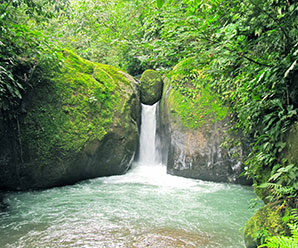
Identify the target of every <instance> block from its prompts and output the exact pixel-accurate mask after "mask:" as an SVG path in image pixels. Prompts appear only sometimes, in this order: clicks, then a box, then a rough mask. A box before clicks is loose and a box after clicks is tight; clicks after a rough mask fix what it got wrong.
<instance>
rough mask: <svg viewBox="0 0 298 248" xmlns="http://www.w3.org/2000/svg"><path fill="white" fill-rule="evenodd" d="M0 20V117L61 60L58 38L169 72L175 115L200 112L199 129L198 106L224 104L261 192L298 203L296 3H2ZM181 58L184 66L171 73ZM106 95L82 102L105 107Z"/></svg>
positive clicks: (86, 52)
mask: <svg viewBox="0 0 298 248" xmlns="http://www.w3.org/2000/svg"><path fill="white" fill-rule="evenodd" d="M0 26H1V32H0V110H1V112H2V113H3V116H5V117H6V118H11V117H14V116H16V113H17V112H18V111H20V103H21V99H22V96H23V95H24V94H25V93H26V92H27V91H28V89H30V88H31V87H36V86H37V85H38V84H39V83H40V78H39V75H43V77H44V76H45V75H46V72H47V71H48V69H49V68H51V67H53V66H55V63H56V62H57V60H58V61H59V59H61V58H62V57H61V55H59V54H60V53H59V52H58V51H59V47H60V44H61V45H62V47H63V48H70V49H71V50H75V51H76V52H77V53H78V54H80V55H81V56H83V57H84V58H86V59H89V60H92V61H96V62H101V63H108V64H112V65H116V66H119V67H121V68H123V69H124V70H127V71H128V72H129V73H131V74H133V75H137V74H140V73H142V72H143V71H144V70H145V69H156V70H160V71H162V72H168V71H172V72H171V73H170V74H169V77H170V78H171V79H173V80H172V81H173V82H172V84H173V85H172V86H173V87H174V88H175V89H176V90H177V92H179V97H180V98H181V99H180V98H179V99H178V100H179V101H180V100H181V101H182V103H181V115H182V116H183V113H185V112H187V111H188V112H190V111H191V112H192V111H194V112H196V113H200V114H198V115H193V116H192V118H191V122H190V123H191V125H192V124H194V125H197V124H198V122H199V121H198V119H199V118H200V115H201V112H200V109H199V106H200V105H201V104H204V103H206V104H207V103H208V104H209V105H212V106H214V108H216V105H213V103H215V101H218V102H223V103H225V104H227V106H229V108H230V111H231V113H232V117H233V120H234V123H235V125H234V129H235V130H238V131H241V132H243V133H244V134H245V135H246V137H247V138H248V139H249V140H250V141H251V148H252V149H251V153H250V156H249V158H248V159H247V161H246V174H247V175H248V176H250V177H251V178H253V179H254V182H255V186H256V190H257V192H259V193H260V194H259V195H260V196H261V197H263V198H265V196H266V197H267V199H265V200H266V201H271V202H275V203H277V204H280V205H281V206H285V207H289V208H297V207H298V206H297V205H298V201H297V198H298V193H297V192H298V186H297V181H298V169H297V167H298V165H297V163H296V162H295V161H288V160H287V159H286V157H285V156H284V153H285V152H286V151H287V149H288V147H287V142H286V141H287V134H288V130H289V128H290V127H291V126H292V125H293V123H295V122H297V121H298V117H297V108H298V100H297V99H298V86H297V81H298V71H297V70H298V65H297V60H298V3H297V2H296V1H293V0H233V1H226V0H180V1H178V0H167V1H166V0H149V1H147V0H146V1H145V0H126V1H121V0H111V1H107V0H80V1H69V2H68V1H66V0H55V1H45V0H9V1H0ZM53 62H54V63H53ZM178 63H180V65H182V66H180V68H181V69H179V70H176V71H175V69H174V70H172V69H173V67H174V66H175V65H176V64H178ZM213 92H216V93H217V95H218V96H219V97H218V99H216V100H214V98H213V97H212V94H213ZM200 96H201V97H200ZM106 97H108V94H101V93H100V94H98V95H97V96H94V98H92V97H91V98H90V99H89V100H90V101H91V102H92V101H94V102H95V101H99V102H101V103H102V104H104V102H106V100H109V99H106ZM176 100H177V99H176ZM211 109H212V108H211ZM210 113H211V112H210ZM210 113H203V114H206V115H208V114H210ZM187 116H189V115H185V118H186V119H187V118H188V117H187ZM223 116H224V113H220V114H219V116H218V118H223Z"/></svg>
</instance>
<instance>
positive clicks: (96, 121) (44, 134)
mask: <svg viewBox="0 0 298 248" xmlns="http://www.w3.org/2000/svg"><path fill="white" fill-rule="evenodd" d="M137 92H138V91H137V82H136V81H135V80H134V79H133V78H132V77H131V76H129V75H128V74H126V73H125V72H123V71H121V70H119V69H117V68H115V67H112V66H108V65H102V64H98V63H92V62H89V61H86V60H83V59H81V58H80V57H78V56H76V55H75V54H73V53H72V52H70V51H65V52H64V65H63V66H62V68H61V69H60V71H59V72H55V73H53V76H52V77H51V78H50V79H48V80H44V81H43V82H41V83H39V84H38V86H37V87H35V88H33V89H32V91H31V92H30V93H29V94H28V95H27V96H25V98H24V100H23V107H22V108H23V109H24V110H23V114H22V116H20V117H19V130H18V134H19V136H18V137H17V139H14V138H13V137H11V135H9V132H8V131H6V133H7V135H2V136H1V139H2V140H4V142H3V143H4V144H6V145H7V146H6V149H2V147H1V154H0V157H2V158H3V157H5V158H6V159H2V160H0V163H1V164H0V189H1V188H3V189H29V188H48V187H53V186H59V185H65V184H71V183H75V182H77V181H79V180H83V179H89V178H94V177H99V176H109V175H116V174H123V173H125V172H126V171H127V170H128V168H129V166H130V164H131V161H132V159H133V157H134V153H135V151H136V148H137V143H138V124H137V123H138V120H139V112H140V110H139V105H140V103H139V100H138V99H139V96H138V95H137V94H138V93H137ZM0 126H1V125H0ZM14 144H17V146H15V145H14ZM16 147H17V149H16ZM13 153H15V154H13ZM16 157H18V159H16Z"/></svg>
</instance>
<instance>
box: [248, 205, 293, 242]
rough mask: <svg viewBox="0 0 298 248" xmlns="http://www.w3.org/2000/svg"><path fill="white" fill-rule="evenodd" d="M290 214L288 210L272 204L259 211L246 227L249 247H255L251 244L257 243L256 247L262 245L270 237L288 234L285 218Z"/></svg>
mask: <svg viewBox="0 0 298 248" xmlns="http://www.w3.org/2000/svg"><path fill="white" fill-rule="evenodd" d="M288 214H289V211H288V210H284V209H283V208H282V207H280V206H276V205H274V204H272V203H270V204H267V205H266V206H264V207H263V208H261V209H259V210H258V211H257V212H256V213H255V214H254V216H253V217H252V218H251V219H250V220H249V221H248V223H247V224H246V227H245V231H244V234H245V240H246V243H250V245H248V244H247V247H253V245H251V243H255V247H256V245H260V244H261V243H263V242H264V240H265V238H267V237H268V236H273V235H281V234H286V233H287V232H288V229H287V225H286V223H285V222H284V221H283V218H285V217H286V216H287V215H288Z"/></svg>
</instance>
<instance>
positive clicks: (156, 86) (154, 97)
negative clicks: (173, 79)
mask: <svg viewBox="0 0 298 248" xmlns="http://www.w3.org/2000/svg"><path fill="white" fill-rule="evenodd" d="M162 91H163V81H162V78H161V76H160V74H159V73H158V72H156V71H153V70H146V71H145V72H144V73H143V74H142V77H141V85H140V92H141V102H142V103H144V104H147V105H153V104H154V103H156V102H158V101H159V100H160V99H161V97H162Z"/></svg>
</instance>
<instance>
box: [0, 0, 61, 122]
mask: <svg viewBox="0 0 298 248" xmlns="http://www.w3.org/2000/svg"><path fill="white" fill-rule="evenodd" d="M63 4H64V3H63V2H62V1H61V2H58V1H50V2H49V1H42V0H41V1H34V0H10V1H0V26H1V32H0V111H1V112H2V111H4V112H7V114H5V115H4V116H6V117H10V118H12V117H14V116H15V115H16V113H15V110H16V108H17V106H19V104H20V101H21V99H22V95H23V94H24V92H26V91H27V90H28V89H30V88H31V87H34V80H32V79H33V78H34V76H35V75H36V74H40V73H42V72H43V73H46V71H48V69H49V68H50V67H53V66H55V63H56V62H57V60H58V59H59V53H58V51H57V44H56V42H55V40H54V39H53V37H51V36H49V35H46V34H45V33H44V32H43V27H44V25H45V24H46V22H47V21H48V20H49V19H51V18H53V17H54V15H55V14H56V13H58V12H59V11H60V10H61V9H62V8H63V6H64V5H63ZM44 69H46V70H44ZM38 72H39V73H38Z"/></svg>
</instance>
